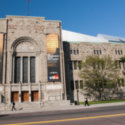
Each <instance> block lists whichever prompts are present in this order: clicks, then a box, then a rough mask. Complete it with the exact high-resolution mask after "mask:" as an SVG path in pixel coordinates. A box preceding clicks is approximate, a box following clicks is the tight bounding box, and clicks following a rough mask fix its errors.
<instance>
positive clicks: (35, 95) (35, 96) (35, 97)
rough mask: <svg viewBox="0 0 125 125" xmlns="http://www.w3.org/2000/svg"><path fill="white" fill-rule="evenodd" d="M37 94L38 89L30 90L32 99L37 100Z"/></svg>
mask: <svg viewBox="0 0 125 125" xmlns="http://www.w3.org/2000/svg"><path fill="white" fill-rule="evenodd" d="M38 100H39V96H38V91H32V101H38Z"/></svg>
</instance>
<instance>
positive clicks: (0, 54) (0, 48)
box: [0, 34, 3, 83]
mask: <svg viewBox="0 0 125 125" xmlns="http://www.w3.org/2000/svg"><path fill="white" fill-rule="evenodd" d="M2 71H3V34H0V83H2Z"/></svg>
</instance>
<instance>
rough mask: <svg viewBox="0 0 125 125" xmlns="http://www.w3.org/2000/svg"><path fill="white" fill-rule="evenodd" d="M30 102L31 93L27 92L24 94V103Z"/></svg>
mask: <svg viewBox="0 0 125 125" xmlns="http://www.w3.org/2000/svg"><path fill="white" fill-rule="evenodd" d="M28 101H29V92H28V91H25V92H22V102H28Z"/></svg>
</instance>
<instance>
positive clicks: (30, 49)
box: [13, 40, 36, 83]
mask: <svg viewBox="0 0 125 125" xmlns="http://www.w3.org/2000/svg"><path fill="white" fill-rule="evenodd" d="M35 52H36V49H35V46H34V45H33V43H32V42H29V41H25V40H24V41H21V42H19V43H18V44H17V45H16V47H15V49H14V52H13V53H14V54H13V82H14V83H20V82H21V83H35V77H36V75H35V70H36V68H35V67H36V66H35V65H36V57H35V55H36V54H35Z"/></svg>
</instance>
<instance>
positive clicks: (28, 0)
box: [27, 0, 30, 16]
mask: <svg viewBox="0 0 125 125" xmlns="http://www.w3.org/2000/svg"><path fill="white" fill-rule="evenodd" d="M29 5H30V0H27V16H29Z"/></svg>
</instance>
